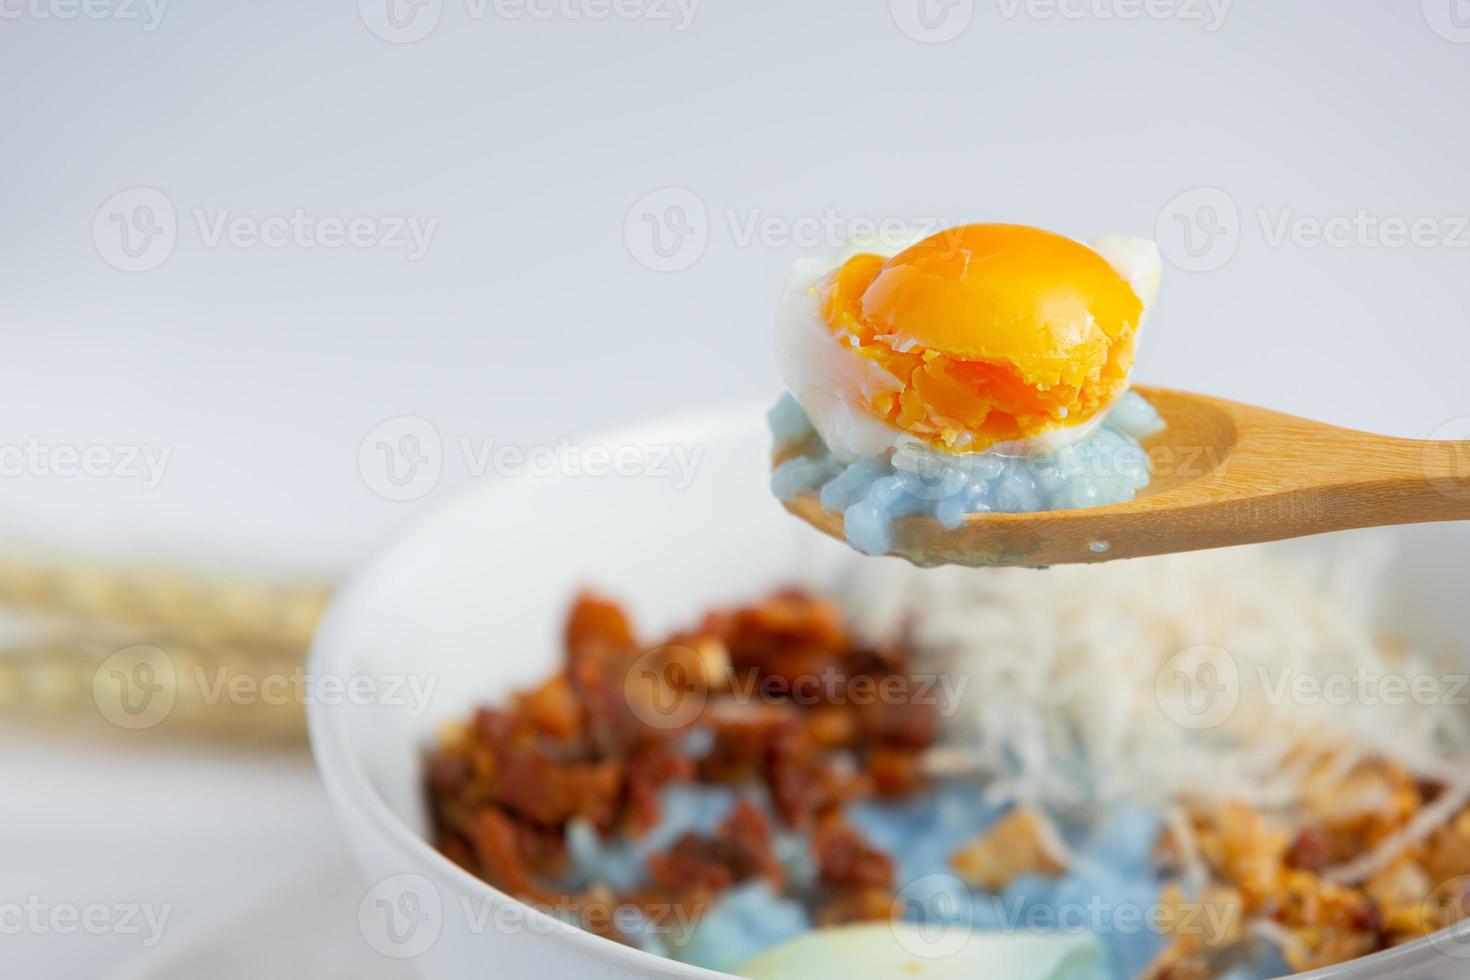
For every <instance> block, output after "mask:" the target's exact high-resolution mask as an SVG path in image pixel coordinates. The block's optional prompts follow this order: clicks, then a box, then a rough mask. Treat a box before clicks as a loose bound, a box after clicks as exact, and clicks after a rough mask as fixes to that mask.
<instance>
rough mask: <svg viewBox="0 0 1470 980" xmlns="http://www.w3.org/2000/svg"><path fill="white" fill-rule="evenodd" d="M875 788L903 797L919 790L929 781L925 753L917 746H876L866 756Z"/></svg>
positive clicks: (892, 795) (869, 775) (866, 766)
mask: <svg viewBox="0 0 1470 980" xmlns="http://www.w3.org/2000/svg"><path fill="white" fill-rule="evenodd" d="M863 762H864V765H865V768H866V772H867V775H868V779H869V782H870V784H871V785H872V788H873V792H874V793H875V794H876V795H878V796H882V797H902V796H908V795H910V794H912V793H915V792H917V791H918V790H920V789H921V788H923V786H924V785H925V784H926V783H927V782H928V781H929V779H928V776H927V775H926V774H925V773H924V766H923V763H924V759H923V756H922V755H921V754H920V753H918V752H915V751H914V750H913V749H903V748H890V747H887V746H881V745H879V746H874V747H873V748H871V749H869V750H868V751H867V754H866V755H865V756H864V757H863Z"/></svg>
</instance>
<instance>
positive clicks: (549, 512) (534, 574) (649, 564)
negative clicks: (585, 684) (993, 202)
mask: <svg viewBox="0 0 1470 980" xmlns="http://www.w3.org/2000/svg"><path fill="white" fill-rule="evenodd" d="M763 408H764V406H757V405H745V406H739V407H735V408H731V409H728V410H723V411H717V412H712V413H709V414H704V415H697V416H692V417H687V418H681V419H678V420H675V421H672V422H668V423H664V424H659V425H654V426H649V427H645V428H642V429H638V430H634V431H628V432H623V433H620V434H616V435H611V436H606V437H602V438H598V439H594V440H588V441H585V442H583V443H582V445H583V446H584V447H589V446H606V447H608V448H609V449H613V448H616V447H621V446H635V447H642V448H643V449H644V450H645V455H644V457H643V459H644V461H645V463H647V464H648V468H649V469H650V470H652V469H655V468H656V467H654V465H653V464H654V463H656V462H657V460H656V459H655V454H656V452H657V450H658V447H675V446H678V447H683V449H684V450H685V451H686V452H698V453H700V454H701V455H700V457H699V464H698V467H697V469H696V471H695V476H694V479H693V480H692V482H690V483H689V485H687V486H676V485H675V482H676V481H675V478H674V477H673V476H665V475H659V474H658V473H656V472H650V473H648V474H646V475H642V476H624V477H618V476H611V475H610V476H604V477H588V476H572V475H563V476H557V477H552V478H546V479H526V480H520V481H514V482H494V481H490V482H486V483H483V484H479V485H476V486H474V487H472V488H471V489H469V490H468V491H466V492H464V493H462V494H460V495H459V496H458V497H457V498H455V499H454V500H453V501H451V502H450V503H449V504H448V505H447V506H445V507H443V508H442V509H441V510H439V511H438V512H437V513H435V514H434V515H433V516H431V517H430V518H429V519H428V520H426V521H424V522H423V523H422V524H420V525H419V526H418V527H416V528H415V529H414V530H413V531H412V532H411V533H409V534H407V535H405V536H403V537H402V538H401V539H400V540H398V541H397V542H396V543H395V544H394V545H393V546H392V547H391V548H390V549H389V550H388V551H387V552H386V553H385V554H384V555H382V556H381V557H380V558H378V559H377V560H376V561H374V562H372V563H371V564H370V565H368V566H367V567H365V568H364V569H362V570H361V571H359V572H357V573H355V574H354V575H353V576H352V577H351V579H350V580H349V581H348V583H347V584H346V585H345V586H344V588H343V589H342V590H341V592H340V593H339V594H338V595H337V597H336V598H335V599H334V600H333V602H332V605H331V608H330V609H329V611H328V613H327V615H326V617H325V619H324V621H323V623H322V626H321V628H320V630H319V632H318V635H317V638H316V642H315V644H314V646H313V650H312V655H311V662H310V670H311V672H312V674H313V675H314V676H316V677H318V678H326V677H340V678H343V679H344V680H346V679H356V681H355V683H360V684H361V685H362V686H361V687H359V688H358V689H357V691H356V693H350V689H349V693H347V694H345V695H344V696H343V697H340V698H331V699H329V698H326V697H323V698H318V699H316V700H315V701H314V702H313V703H312V704H311V705H310V708H309V720H310V726H311V740H312V747H313V751H314V753H315V755H316V760H317V764H318V766H319V768H320V770H321V774H322V779H323V782H324V783H325V784H326V787H327V791H328V793H329V794H330V796H331V798H332V800H333V802H334V804H335V806H336V808H337V810H338V812H339V814H340V817H341V821H342V826H343V829H344V831H345V833H346V837H347V841H348V843H349V845H350V847H351V849H352V851H353V852H354V854H355V855H356V856H357V859H358V861H359V863H360V864H361V867H362V868H363V870H364V872H365V873H366V876H367V880H368V881H369V882H370V883H371V888H370V889H368V890H367V891H366V893H365V894H364V896H363V900H362V903H361V905H360V907H359V925H360V927H361V931H362V934H363V938H364V939H365V940H366V941H367V942H368V943H369V944H370V945H371V946H372V947H373V948H375V949H377V950H378V952H380V953H382V954H383V955H384V956H388V957H393V958H398V959H402V960H405V961H408V962H410V963H412V964H413V966H414V967H415V968H416V969H417V970H418V972H419V973H420V974H421V975H422V976H424V977H427V978H433V980H470V978H488V977H518V978H519V977H543V976H544V977H547V978H548V980H549V978H553V977H557V978H559V977H680V978H692V977H718V976H724V974H718V973H714V972H711V971H708V970H701V969H695V968H692V967H688V966H684V965H682V964H679V963H676V962H673V961H670V960H666V959H662V958H659V957H656V956H652V955H649V954H646V953H643V952H640V951H637V950H633V949H629V948H626V947H623V946H620V945H617V944H615V943H611V942H607V941H605V940H602V939H599V938H597V937H595V936H593V935H591V934H589V933H586V932H583V931H581V930H579V929H576V928H573V927H570V926H567V925H564V924H562V923H561V922H559V921H557V920H555V919H553V918H551V917H549V916H546V915H543V914H541V913H539V912H535V911H532V910H530V909H528V908H527V907H526V906H524V905H522V904H521V903H519V902H517V901H516V900H514V899H512V898H510V897H509V896H506V895H504V894H503V893H501V892H499V891H497V890H495V889H493V888H491V887H490V886H489V885H487V884H485V883H484V882H482V881H480V880H479V879H477V878H475V877H473V876H471V875H469V874H467V873H466V872H464V871H463V870H461V869H460V868H458V867H456V866H455V865H454V864H452V863H451V862H449V861H448V860H446V859H445V858H444V857H442V856H441V855H439V854H438V853H437V852H436V851H435V850H434V849H433V847H432V846H431V844H430V843H429V842H428V841H427V839H426V832H427V817H426V813H425V810H424V806H423V793H422V773H421V764H422V753H423V751H424V749H425V748H426V747H427V746H428V745H429V744H430V743H431V742H432V740H433V737H434V732H435V730H436V728H437V727H438V726H439V725H440V724H441V723H443V722H445V721H448V720H451V719H456V718H460V717H462V716H463V715H464V714H465V713H466V712H468V711H469V710H470V709H471V708H472V707H473V706H474V705H476V704H477V703H483V702H485V701H489V700H499V699H502V698H504V697H505V696H506V695H507V694H508V693H509V692H510V691H511V690H513V689H515V688H517V687H520V686H525V685H527V684H530V683H532V682H534V681H536V680H538V679H540V678H542V677H544V676H546V675H547V674H549V673H550V672H551V671H552V670H554V669H555V666H556V665H557V664H558V662H559V659H560V656H561V649H560V632H561V626H562V617H563V615H564V613H565V610H566V607H567V604H568V602H569V599H570V597H571V595H572V593H573V592H574V590H575V589H576V588H578V587H579V586H582V585H591V586H594V587H597V588H599V589H602V590H604V591H607V592H609V593H611V594H613V595H615V596H616V597H617V598H619V599H620V600H622V601H624V602H626V603H627V605H628V606H629V608H630V609H631V611H632V612H633V614H634V616H635V619H636V622H637V623H638V625H639V628H640V630H641V631H643V632H644V633H645V634H653V633H657V632H659V631H661V630H664V629H668V628H672V627H674V626H677V625H679V624H683V623H687V622H688V621H689V620H690V619H691V618H692V617H693V616H695V615H696V614H697V613H698V611H699V610H701V609H703V608H704V607H705V606H708V605H710V604H713V603H722V602H731V601H738V600H741V599H746V598H749V597H751V596H753V595H756V594H759V593H761V592H763V591H766V590H768V589H769V588H771V587H772V585H774V584H777V583H782V582H793V581H802V582H808V583H810V584H816V585H820V584H821V583H822V582H823V581H825V580H826V579H827V578H828V576H829V575H830V574H831V573H832V571H833V570H834V569H836V568H840V567H841V565H842V564H843V563H845V562H848V561H851V560H870V561H871V560H884V561H891V560H895V559H854V558H852V557H851V556H850V554H849V553H848V551H847V549H845V548H844V547H843V546H841V545H839V544H837V543H836V542H832V541H829V540H828V539H826V538H823V537H822V536H820V535H818V534H817V533H816V532H814V531H811V530H809V529H807V528H806V527H804V526H803V525H801V524H799V523H798V522H796V521H795V520H794V519H792V518H791V517H789V516H787V515H786V513H785V512H784V511H783V510H782V509H781V507H780V506H779V505H778V504H777V503H776V502H775V500H774V499H772V498H771V496H770V494H769V491H768V487H767V478H766V468H767V460H768V452H769V439H768V436H767V434H766V430H765V422H764V414H763ZM1378 533H1392V534H1395V535H1398V536H1401V537H1402V538H1403V540H1404V543H1405V552H1404V553H1405V555H1406V561H1405V562H1404V564H1403V566H1402V569H1401V573H1400V574H1396V575H1395V576H1394V577H1393V581H1392V582H1391V583H1390V586H1389V587H1390V588H1391V589H1392V590H1393V595H1391V596H1390V597H1389V602H1390V605H1391V606H1392V607H1393V608H1394V609H1395V610H1397V615H1396V616H1395V627H1396V631H1397V632H1398V633H1400V634H1401V635H1402V634H1407V638H1408V639H1411V640H1414V641H1416V642H1420V643H1425V644H1429V645H1433V644H1437V643H1438V644H1444V643H1450V642H1453V641H1454V640H1455V639H1456V638H1458V637H1464V636H1466V635H1470V605H1467V604H1466V603H1465V602H1464V601H1463V596H1462V595H1461V592H1462V589H1463V582H1464V579H1465V575H1466V573H1467V569H1470V547H1467V545H1470V533H1467V530H1466V528H1465V527H1463V526H1457V525H1440V526H1436V527H1429V528H1416V529H1410V530H1405V531H1393V532H1378ZM1305 546H1308V547H1310V546H1312V545H1310V544H1307V545H1305ZM414 684H417V685H418V690H419V691H420V692H423V691H427V690H431V691H432V694H431V695H430V696H427V697H420V696H418V695H416V694H415V693H414V687H413V685H414ZM429 685H432V688H429V687H428V686H429ZM1455 952H1463V954H1464V956H1465V957H1466V958H1458V957H1456V956H1454V955H1452V954H1453V953H1455ZM1313 976H1314V977H1319V978H1326V977H1333V978H1358V977H1392V978H1403V980H1408V978H1413V980H1438V978H1445V980H1450V978H1463V977H1466V976H1470V943H1457V942H1456V941H1455V940H1454V939H1450V938H1448V937H1445V936H1443V935H1441V937H1439V941H1438V942H1437V943H1436V944H1430V943H1429V942H1427V941H1426V942H1421V943H1416V944H1413V945H1411V946H1406V947H1401V948H1399V949H1397V950H1394V951H1391V952H1389V953H1386V954H1380V955H1379V956H1376V957H1371V958H1368V959H1366V960H1360V961H1358V962H1356V963H1354V964H1348V965H1345V966H1341V967H1336V968H1333V969H1331V970H1326V971H1321V972H1319V973H1317V974H1313Z"/></svg>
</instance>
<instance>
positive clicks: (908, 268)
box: [819, 224, 1143, 452]
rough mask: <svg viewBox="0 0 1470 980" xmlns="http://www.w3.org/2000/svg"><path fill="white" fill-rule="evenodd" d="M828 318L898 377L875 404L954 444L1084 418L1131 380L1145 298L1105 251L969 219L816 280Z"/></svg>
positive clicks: (977, 443) (898, 422) (908, 425)
mask: <svg viewBox="0 0 1470 980" xmlns="http://www.w3.org/2000/svg"><path fill="white" fill-rule="evenodd" d="M819 298H820V300H821V304H822V313H823V316H824V318H825V320H826V322H827V326H828V327H829V328H830V329H831V330H832V331H833V333H834V334H835V335H836V336H837V337H838V338H839V339H843V340H845V342H846V343H848V344H849V345H851V346H853V347H855V349H856V350H857V351H858V353H860V354H861V355H862V356H864V357H868V358H872V359H873V360H874V361H876V362H878V363H879V364H880V365H881V366H882V367H883V368H884V369H886V370H887V371H888V372H889V373H890V374H892V375H893V376H894V377H896V378H897V379H898V380H899V382H900V383H901V385H902V388H901V390H898V391H884V392H880V393H878V394H876V395H874V396H873V399H872V404H871V406H870V409H871V411H872V412H873V414H874V415H876V416H877V417H878V418H880V419H883V420H884V421H886V422H888V423H889V424H891V425H893V426H895V427H897V428H899V429H901V430H903V431H905V432H907V433H909V434H911V435H914V436H916V437H918V438H920V439H923V440H924V441H926V442H928V443H930V444H931V445H933V446H934V447H935V448H938V449H942V450H947V451H950V452H978V451H980V450H984V449H987V448H990V447H992V446H994V445H996V444H997V443H1005V442H1012V441H1016V440H1023V439H1029V438H1034V437H1036V436H1039V435H1042V434H1044V433H1047V432H1051V431H1053V430H1057V429H1061V428H1067V427H1071V426H1077V425H1081V424H1083V423H1085V422H1087V421H1089V420H1090V419H1092V418H1093V417H1094V416H1096V415H1097V414H1098V413H1099V412H1101V411H1103V410H1104V409H1106V408H1107V407H1108V406H1110V405H1111V404H1112V403H1113V402H1114V401H1115V400H1116V399H1117V398H1118V397H1119V396H1121V395H1122V394H1123V392H1124V390H1125V389H1126V387H1127V385H1128V375H1129V371H1130V369H1131V368H1132V366H1133V353H1134V343H1135V339H1136V334H1137V329H1138V324H1139V320H1140V318H1141V316H1142V314H1143V301H1142V300H1141V299H1140V298H1139V296H1138V294H1137V293H1136V292H1134V290H1133V287H1132V286H1130V285H1129V283H1128V281H1127V280H1126V279H1124V278H1123V277H1122V276H1121V275H1120V274H1119V273H1118V272H1117V271H1116V270H1114V268H1113V267H1112V266H1111V265H1109V264H1108V262H1107V260H1106V259H1104V258H1103V257H1102V256H1101V255H1099V254H1098V253H1097V252H1095V251H1093V250H1092V249H1091V248H1088V247H1087V246H1086V245H1083V244H1082V243H1080V242H1076V241H1073V240H1072V239H1070V238H1066V237H1064V236H1062V235H1057V234H1053V233H1051V232H1048V231H1043V230H1041V229H1039V228H1028V227H1024V226H1021V225H1003V224H980V225H966V226H963V227H959V228H954V229H951V230H949V231H944V232H940V233H939V234H937V235H934V236H932V237H930V238H926V239H924V240H923V241H921V242H919V243H918V244H916V245H914V246H912V247H910V248H908V249H907V250H905V251H903V252H900V253H899V254H898V255H896V256H894V257H893V258H891V259H890V258H885V257H883V256H880V255H871V254H861V255H857V256H854V257H853V258H851V259H849V260H848V261H847V262H846V263H845V264H844V265H843V266H842V267H841V268H839V269H838V270H837V271H836V272H834V273H833V274H832V275H831V276H830V277H829V278H828V279H827V280H826V281H825V283H824V284H823V285H822V286H821V287H820V295H819Z"/></svg>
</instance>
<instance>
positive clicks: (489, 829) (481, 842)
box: [465, 807, 557, 904]
mask: <svg viewBox="0 0 1470 980" xmlns="http://www.w3.org/2000/svg"><path fill="white" fill-rule="evenodd" d="M465 833H466V835H467V836H468V837H469V840H470V846H471V847H472V848H473V850H474V853H475V857H476V859H477V860H478V861H479V865H480V876H481V877H482V878H484V879H485V880H486V881H488V882H490V884H492V885H494V886H496V887H497V888H499V889H501V890H502V891H505V892H509V893H510V894H512V895H515V896H517V897H519V898H522V899H524V900H526V901H530V902H539V903H542V904H552V903H554V902H555V901H556V898H557V896H556V894H555V893H554V892H551V891H550V890H548V889H546V888H544V887H542V885H541V883H540V882H539V881H537V879H536V876H535V875H534V874H533V873H532V871H531V866H530V862H529V861H528V860H527V857H526V845H525V844H524V842H523V840H522V828H521V826H520V825H519V824H518V823H517V822H516V821H515V820H514V819H512V818H511V817H510V816H509V815H508V814H506V813H505V812H504V811H502V810H497V809H496V808H494V807H486V808H484V809H483V810H481V811H480V812H478V813H476V814H475V816H474V817H473V818H472V819H471V820H470V821H469V823H468V824H467V825H466V826H465Z"/></svg>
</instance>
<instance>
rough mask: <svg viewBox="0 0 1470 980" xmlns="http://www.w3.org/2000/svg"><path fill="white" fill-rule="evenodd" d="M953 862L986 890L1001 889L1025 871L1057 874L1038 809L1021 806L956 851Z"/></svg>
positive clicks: (1048, 835)
mask: <svg viewBox="0 0 1470 980" xmlns="http://www.w3.org/2000/svg"><path fill="white" fill-rule="evenodd" d="M950 864H951V865H952V866H953V867H954V869H955V871H956V872H958V874H959V876H960V877H961V878H963V879H964V880H965V881H967V882H969V883H970V884H972V885H976V886H978V887H980V888H984V889H985V890H987V891H1000V890H1001V889H1003V888H1005V886H1006V885H1008V884H1010V883H1011V881H1012V879H1015V878H1018V877H1020V876H1021V875H1023V874H1043V875H1057V874H1061V873H1062V871H1063V870H1064V869H1063V867H1062V864H1061V862H1060V861H1059V860H1058V859H1057V847H1056V845H1055V844H1054V843H1053V842H1052V840H1051V831H1050V827H1049V826H1048V824H1047V823H1046V822H1045V820H1044V819H1043V818H1042V817H1041V815H1040V814H1038V813H1037V812H1036V811H1034V810H1031V809H1028V808H1026V807H1018V808H1017V809H1015V810H1012V811H1011V812H1010V813H1008V814H1006V815H1005V816H1004V817H1002V818H1001V819H1000V820H998V821H996V823H995V824H994V825H993V826H991V828H990V829H989V830H987V831H986V832H985V833H983V834H981V835H980V836H979V837H977V838H975V839H974V840H973V841H971V842H970V843H969V844H967V845H965V846H964V847H963V848H961V849H960V850H958V851H956V852H955V853H954V855H953V856H952V857H951V858H950Z"/></svg>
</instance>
